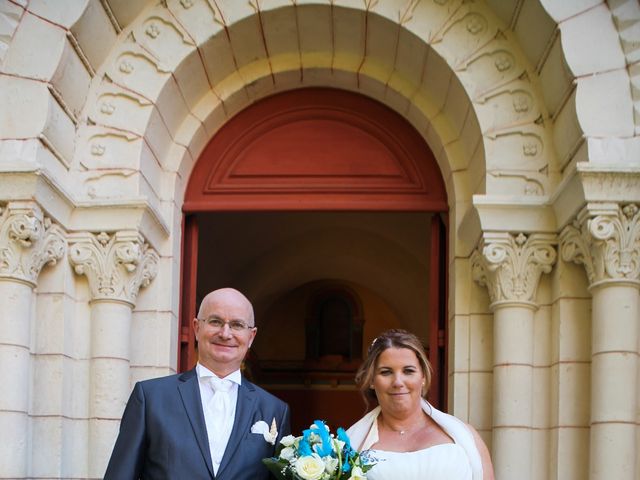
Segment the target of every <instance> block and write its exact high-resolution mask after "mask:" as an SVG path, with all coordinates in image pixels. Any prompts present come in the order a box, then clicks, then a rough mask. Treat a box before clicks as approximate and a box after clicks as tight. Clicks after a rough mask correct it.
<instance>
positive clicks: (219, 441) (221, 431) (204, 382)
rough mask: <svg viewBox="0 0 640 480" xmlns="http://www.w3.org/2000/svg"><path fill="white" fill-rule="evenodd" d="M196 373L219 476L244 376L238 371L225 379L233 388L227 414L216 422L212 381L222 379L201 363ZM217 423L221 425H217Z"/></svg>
mask: <svg viewBox="0 0 640 480" xmlns="http://www.w3.org/2000/svg"><path fill="white" fill-rule="evenodd" d="M196 372H197V374H198V386H199V387H200V400H201V401H202V411H203V412H204V421H205V424H206V426H207V437H208V438H209V450H210V453H211V462H212V463H213V472H214V474H217V473H218V468H220V462H221V461H222V455H223V454H224V450H225V448H226V447H227V443H229V437H230V436H231V430H232V429H233V420H234V418H235V416H236V405H237V403H238V386H239V385H240V384H241V383H242V375H240V370H236V371H235V372H232V373H230V374H229V375H227V376H226V377H224V380H230V381H231V382H232V386H231V388H230V390H229V392H228V393H227V395H228V398H229V402H228V411H226V412H225V415H224V418H223V419H221V422H216V420H215V417H216V414H215V412H214V411H212V408H211V405H212V401H213V396H214V390H213V388H212V386H211V381H212V380H211V379H212V377H215V378H220V377H218V376H217V375H216V374H215V373H213V372H212V371H211V370H209V369H208V368H207V367H205V366H204V365H202V364H200V363H198V364H197V365H196ZM225 410H226V409H225ZM216 423H220V424H218V425H216Z"/></svg>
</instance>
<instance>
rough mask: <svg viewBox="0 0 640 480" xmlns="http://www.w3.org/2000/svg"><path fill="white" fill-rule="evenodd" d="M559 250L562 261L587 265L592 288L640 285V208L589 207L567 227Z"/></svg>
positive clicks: (628, 205)
mask: <svg viewBox="0 0 640 480" xmlns="http://www.w3.org/2000/svg"><path fill="white" fill-rule="evenodd" d="M560 247H561V248H560V250H561V254H562V259H563V260H565V261H567V262H575V263H579V264H582V265H584V267H585V270H586V271H587V276H588V277H589V283H590V285H591V286H592V287H593V286H595V285H598V284H600V283H604V282H620V281H624V282H634V283H635V282H640V208H639V207H638V205H637V204H635V203H628V204H618V203H602V204H589V205H587V206H586V207H585V208H584V209H583V210H582V211H581V212H580V213H579V214H578V216H577V218H576V219H575V220H574V221H573V223H572V224H570V225H567V226H566V227H565V228H564V230H563V231H562V233H561V235H560Z"/></svg>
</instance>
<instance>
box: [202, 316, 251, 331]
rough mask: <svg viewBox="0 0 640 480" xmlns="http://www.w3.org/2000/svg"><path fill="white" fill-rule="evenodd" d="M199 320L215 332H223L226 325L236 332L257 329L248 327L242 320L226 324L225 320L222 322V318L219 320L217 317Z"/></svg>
mask: <svg viewBox="0 0 640 480" xmlns="http://www.w3.org/2000/svg"><path fill="white" fill-rule="evenodd" d="M198 320H200V321H201V322H204V323H206V324H207V325H209V327H211V328H212V329H213V330H222V329H223V328H224V326H225V325H229V329H230V330H232V331H234V332H242V331H244V330H247V329H252V328H255V327H252V326H249V325H247V324H246V323H245V322H243V321H242V320H231V321H229V322H225V321H224V320H222V319H220V318H217V317H210V318H199V319H198Z"/></svg>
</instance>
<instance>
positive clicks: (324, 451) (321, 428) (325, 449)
mask: <svg viewBox="0 0 640 480" xmlns="http://www.w3.org/2000/svg"><path fill="white" fill-rule="evenodd" d="M313 424H314V425H315V426H316V427H318V428H317V429H316V431H315V432H314V433H316V434H317V435H318V436H319V437H320V439H321V440H322V444H321V445H319V446H318V450H317V452H318V455H320V456H321V457H328V456H331V455H332V454H333V446H332V445H331V437H330V436H329V432H328V431H327V428H326V427H325V425H324V422H323V421H321V420H316V421H315V422H313Z"/></svg>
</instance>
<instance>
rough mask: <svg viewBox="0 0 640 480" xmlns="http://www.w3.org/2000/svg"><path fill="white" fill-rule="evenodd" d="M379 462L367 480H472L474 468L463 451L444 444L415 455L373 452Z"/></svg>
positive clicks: (410, 453) (457, 447) (413, 453)
mask: <svg viewBox="0 0 640 480" xmlns="http://www.w3.org/2000/svg"><path fill="white" fill-rule="evenodd" d="M370 452H371V455H372V456H373V457H375V458H376V459H377V460H378V463H377V464H376V465H375V466H374V467H373V468H372V469H371V470H370V471H369V472H367V480H396V479H399V480H425V479H428V480H471V478H472V473H471V465H470V464H469V459H468V457H467V455H466V453H465V451H464V449H463V448H462V447H461V446H460V445H458V444H456V443H444V444H441V445H435V446H433V447H429V448H426V449H424V450H418V451H416V452H387V451H384V450H371V451H370Z"/></svg>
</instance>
